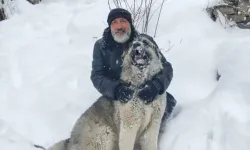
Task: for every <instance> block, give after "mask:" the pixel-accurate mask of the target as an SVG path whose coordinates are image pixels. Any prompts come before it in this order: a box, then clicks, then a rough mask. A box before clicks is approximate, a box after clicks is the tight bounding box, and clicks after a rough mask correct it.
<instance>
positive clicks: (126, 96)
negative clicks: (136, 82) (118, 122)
mask: <svg viewBox="0 0 250 150" xmlns="http://www.w3.org/2000/svg"><path fill="white" fill-rule="evenodd" d="M133 94H134V91H133V90H132V89H130V88H129V87H128V86H127V85H125V84H119V85H118V86H117V88H116V91H115V96H116V99H117V100H119V101H120V102H121V103H127V102H128V101H129V100H131V99H132V97H133Z"/></svg>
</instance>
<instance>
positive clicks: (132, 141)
mask: <svg viewBox="0 0 250 150" xmlns="http://www.w3.org/2000/svg"><path fill="white" fill-rule="evenodd" d="M162 69H163V67H162V64H161V58H160V54H159V49H158V47H157V46H156V45H155V44H154V43H152V41H151V40H149V37H148V36H146V35H139V36H138V37H137V38H136V39H135V40H134V41H133V43H132V45H131V46H130V48H129V49H128V50H127V51H125V52H124V55H123V65H122V72H121V81H122V82H124V83H127V84H129V85H130V88H131V89H133V90H134V91H135V92H134V94H133V97H132V99H131V100H130V101H128V102H127V103H126V104H124V103H120V102H119V101H118V100H110V99H108V98H106V97H104V96H101V97H100V98H99V99H98V100H97V101H96V102H95V103H94V104H93V105H92V106H91V107H90V108H89V109H87V110H86V112H84V113H83V114H82V116H81V117H80V118H79V119H78V120H77V122H76V124H75V126H74V128H73V130H72V133H71V136H70V138H69V139H67V140H64V141H61V142H58V143H57V144H55V145H54V146H53V147H51V148H50V149H49V150H133V149H134V146H135V145H137V146H138V145H139V149H141V150H157V141H158V134H159V128H160V123H161V119H162V116H163V113H164V110H165V106H166V95H165V92H164V94H162V95H158V96H157V97H156V99H155V100H154V101H153V102H152V103H150V104H145V103H144V102H143V100H141V99H140V98H139V97H138V96H137V93H138V91H139V89H140V86H141V85H142V84H143V83H145V81H147V80H150V79H151V78H152V77H153V76H154V75H156V74H157V73H159V72H161V71H162ZM137 146H136V147H137ZM137 148H138V147H137Z"/></svg>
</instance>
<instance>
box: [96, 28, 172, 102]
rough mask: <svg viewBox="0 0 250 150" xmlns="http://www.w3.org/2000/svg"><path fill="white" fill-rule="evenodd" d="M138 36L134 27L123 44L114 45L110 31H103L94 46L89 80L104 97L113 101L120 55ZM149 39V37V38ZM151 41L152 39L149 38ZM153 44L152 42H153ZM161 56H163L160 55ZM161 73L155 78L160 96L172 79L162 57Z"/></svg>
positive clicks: (169, 65)
mask: <svg viewBox="0 0 250 150" xmlns="http://www.w3.org/2000/svg"><path fill="white" fill-rule="evenodd" d="M137 35H138V33H137V32H136V31H135V29H134V27H132V28H131V37H130V39H129V40H128V42H126V43H125V44H119V43H116V42H115V41H114V40H113V37H112V35H111V32H110V29H109V28H107V29H105V30H104V33H103V37H102V38H101V39H99V40H98V41H97V42H96V43H95V45H94V52H93V61H92V71H91V80H92V82H93V84H94V86H95V88H96V89H97V90H98V91H99V92H100V93H101V94H102V95H104V96H106V97H109V98H112V99H115V89H116V87H117V85H118V84H119V83H120V81H119V79H120V74H121V70H122V68H121V65H122V58H121V56H122V54H123V51H124V50H127V49H128V46H129V44H130V43H131V41H133V39H134V38H135V37H136V36H137ZM150 38H151V37H150ZM151 39H152V41H153V38H151ZM153 42H154V41H153ZM161 55H162V54H161ZM162 56H163V55H162ZM162 63H163V66H164V69H163V72H161V73H159V74H158V75H157V76H156V77H155V78H158V79H159V80H160V81H161V82H162V90H161V92H160V94H162V93H163V92H164V91H166V89H167V88H168V86H169V84H170V82H171V80H172V77H173V69H172V66H171V64H170V63H169V62H167V60H166V59H165V57H164V56H163V57H162Z"/></svg>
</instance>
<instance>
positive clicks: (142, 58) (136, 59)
mask: <svg viewBox="0 0 250 150" xmlns="http://www.w3.org/2000/svg"><path fill="white" fill-rule="evenodd" d="M131 57H132V60H133V63H134V64H135V65H137V66H145V65H147V64H148V63H149V60H150V57H149V54H148V52H147V51H146V50H145V49H144V48H143V47H141V46H139V47H136V48H134V49H132V53H131Z"/></svg>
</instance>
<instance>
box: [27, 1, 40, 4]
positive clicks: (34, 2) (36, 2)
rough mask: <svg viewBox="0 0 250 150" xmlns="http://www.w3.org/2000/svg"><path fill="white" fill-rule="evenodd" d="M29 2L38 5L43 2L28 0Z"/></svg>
mask: <svg viewBox="0 0 250 150" xmlns="http://www.w3.org/2000/svg"><path fill="white" fill-rule="evenodd" d="M27 1H29V2H30V3H31V4H38V3H40V2H41V0H27Z"/></svg>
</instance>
